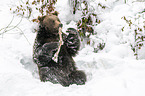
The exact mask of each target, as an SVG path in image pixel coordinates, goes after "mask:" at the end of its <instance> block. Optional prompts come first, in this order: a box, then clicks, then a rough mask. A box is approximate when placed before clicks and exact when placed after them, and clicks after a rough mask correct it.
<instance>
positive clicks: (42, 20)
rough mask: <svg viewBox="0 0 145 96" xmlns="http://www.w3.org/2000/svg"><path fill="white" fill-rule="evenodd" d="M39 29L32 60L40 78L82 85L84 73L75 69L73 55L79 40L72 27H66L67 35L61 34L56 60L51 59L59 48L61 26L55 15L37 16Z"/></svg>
mask: <svg viewBox="0 0 145 96" xmlns="http://www.w3.org/2000/svg"><path fill="white" fill-rule="evenodd" d="M38 20H39V29H38V31H37V35H36V39H35V43H34V46H33V61H34V62H35V63H36V64H37V66H38V70H39V76H40V80H41V81H43V82H45V81H50V82H52V83H54V84H56V83H60V84H61V85H62V86H69V85H71V84H77V85H83V84H85V82H86V75H85V73H84V72H83V71H79V70H77V68H76V66H75V61H74V60H73V58H72V57H73V56H75V55H76V54H77V52H78V50H79V47H80V40H79V38H78V35H77V31H76V30H75V29H74V28H68V30H67V32H68V35H66V34H64V33H63V34H62V38H63V45H61V47H60V51H59V54H58V61H57V62H56V61H55V60H53V57H54V54H55V53H56V52H57V51H58V48H59V40H60V39H59V34H58V31H59V27H60V26H62V24H61V22H60V20H59V18H58V16H57V15H52V14H51V15H46V16H42V17H38Z"/></svg>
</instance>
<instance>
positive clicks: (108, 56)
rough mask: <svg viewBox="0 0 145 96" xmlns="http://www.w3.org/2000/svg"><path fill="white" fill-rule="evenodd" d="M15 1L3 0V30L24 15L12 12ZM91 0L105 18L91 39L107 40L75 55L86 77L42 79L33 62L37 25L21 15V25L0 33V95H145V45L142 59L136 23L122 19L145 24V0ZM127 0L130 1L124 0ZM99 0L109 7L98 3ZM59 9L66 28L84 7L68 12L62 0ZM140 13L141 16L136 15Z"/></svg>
mask: <svg viewBox="0 0 145 96" xmlns="http://www.w3.org/2000/svg"><path fill="white" fill-rule="evenodd" d="M15 1H17V0H2V1H1V3H0V18H1V19H0V22H1V23H0V33H3V32H5V31H6V30H9V29H11V28H12V27H13V26H15V25H17V24H18V23H19V22H20V21H21V18H20V17H17V16H13V14H11V12H10V10H9V9H10V7H12V5H13V4H15ZM88 1H89V2H90V5H92V6H93V8H95V12H96V13H97V14H98V18H99V19H100V20H101V23H100V24H98V25H97V26H95V27H94V28H95V32H96V33H97V35H94V36H91V41H94V42H95V43H97V41H98V39H97V38H102V39H103V40H104V42H105V43H106V46H105V48H104V49H103V50H102V51H99V52H98V53H94V52H93V51H94V49H93V47H92V46H94V45H92V46H89V45H85V47H84V48H82V49H81V50H80V52H79V54H78V55H77V56H76V57H75V58H74V60H75V61H76V65H77V67H78V68H79V69H81V70H84V71H85V73H86V74H87V83H86V84H85V85H81V86H77V85H71V86H69V87H62V86H61V85H60V84H52V83H50V82H46V83H43V82H40V80H39V77H38V74H37V67H36V65H35V64H34V63H33V62H32V53H33V51H32V50H33V42H34V39H35V36H36V33H34V32H33V28H34V27H36V26H35V24H33V23H32V22H30V21H28V20H26V19H22V22H21V23H20V25H18V27H16V28H15V29H13V30H10V31H7V32H6V33H4V34H1V35H0V96H145V91H144V90H145V48H144V47H142V49H140V50H139V60H136V58H135V56H134V53H133V51H132V50H131V47H130V44H132V43H133V41H134V39H133V31H132V30H133V28H129V26H128V24H127V23H126V22H125V20H123V19H122V17H124V16H125V17H126V18H127V19H128V20H130V19H131V20H132V22H133V23H134V24H136V21H135V20H138V21H137V22H139V24H138V25H139V26H143V25H144V26H145V22H144V21H145V12H144V13H140V14H139V12H142V11H143V10H144V9H145V1H144V0H138V1H141V2H133V1H136V0H106V1H105V0H88ZM124 1H127V2H126V4H125V3H124ZM62 2H63V3H62ZM98 3H101V4H103V5H104V6H107V8H106V9H101V8H99V7H97V6H96V5H97V4H98ZM56 9H57V10H58V11H59V13H60V14H59V18H60V19H61V21H62V23H63V24H64V29H63V30H65V29H66V28H67V27H76V25H75V24H74V22H75V20H76V21H77V20H78V18H79V17H80V13H79V12H78V13H77V14H76V15H72V14H70V11H68V10H69V9H70V5H68V0H58V2H57V4H56ZM139 15H140V18H139V19H135V20H134V18H138V16H139ZM68 16H69V17H70V18H68ZM11 21H13V22H12V23H11V24H10V22H11ZM68 21H69V22H70V24H69V25H67V23H68ZM9 24H10V25H9ZM7 27H8V28H7ZM122 28H124V31H123V32H122V31H121V30H122ZM143 32H144V33H145V29H144V30H143ZM23 33H24V34H23Z"/></svg>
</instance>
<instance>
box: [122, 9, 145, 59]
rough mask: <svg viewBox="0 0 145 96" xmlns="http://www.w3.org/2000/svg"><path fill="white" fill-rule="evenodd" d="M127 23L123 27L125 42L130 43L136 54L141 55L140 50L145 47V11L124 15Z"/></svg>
mask: <svg viewBox="0 0 145 96" xmlns="http://www.w3.org/2000/svg"><path fill="white" fill-rule="evenodd" d="M122 19H123V20H125V21H126V25H125V26H124V27H123V28H122V29H121V30H122V33H123V36H124V42H127V43H130V46H131V48H132V50H133V52H134V55H135V56H136V59H138V57H139V53H138V51H139V50H140V49H141V48H142V47H145V14H144V11H142V12H139V13H137V14H136V15H135V16H131V17H125V16H124V17H122Z"/></svg>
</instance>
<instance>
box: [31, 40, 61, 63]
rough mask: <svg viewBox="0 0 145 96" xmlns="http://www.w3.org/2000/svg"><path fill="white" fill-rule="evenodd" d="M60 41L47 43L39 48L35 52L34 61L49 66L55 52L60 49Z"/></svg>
mask: <svg viewBox="0 0 145 96" xmlns="http://www.w3.org/2000/svg"><path fill="white" fill-rule="evenodd" d="M58 45H59V44H58V43H57V42H56V43H55V42H53V43H45V44H44V45H43V46H42V47H39V48H37V49H36V50H37V51H35V52H34V53H35V54H34V55H33V56H34V57H33V59H34V62H35V63H36V64H37V65H38V66H49V65H48V64H49V62H50V61H51V60H52V58H53V56H54V54H55V52H56V51H57V50H58Z"/></svg>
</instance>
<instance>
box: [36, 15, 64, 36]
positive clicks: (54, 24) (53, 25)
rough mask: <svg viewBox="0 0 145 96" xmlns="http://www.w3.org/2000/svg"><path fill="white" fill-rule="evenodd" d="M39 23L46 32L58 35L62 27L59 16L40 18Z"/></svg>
mask: <svg viewBox="0 0 145 96" xmlns="http://www.w3.org/2000/svg"><path fill="white" fill-rule="evenodd" d="M38 21H39V23H40V25H41V26H43V27H44V28H45V30H46V31H49V32H52V34H57V33H58V30H59V27H60V26H62V24H61V22H60V20H59V18H58V16H57V14H51V15H45V16H39V17H38Z"/></svg>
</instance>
